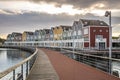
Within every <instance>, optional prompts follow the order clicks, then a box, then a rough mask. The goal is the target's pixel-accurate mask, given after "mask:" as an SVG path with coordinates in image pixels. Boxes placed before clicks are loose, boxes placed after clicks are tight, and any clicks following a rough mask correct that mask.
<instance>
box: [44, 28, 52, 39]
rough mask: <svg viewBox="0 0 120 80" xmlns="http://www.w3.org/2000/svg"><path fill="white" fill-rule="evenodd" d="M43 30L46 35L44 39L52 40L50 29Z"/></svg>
mask: <svg viewBox="0 0 120 80" xmlns="http://www.w3.org/2000/svg"><path fill="white" fill-rule="evenodd" d="M43 32H44V33H45V35H44V36H45V37H44V40H45V41H48V40H50V29H43Z"/></svg>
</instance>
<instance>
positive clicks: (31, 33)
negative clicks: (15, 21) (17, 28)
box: [24, 31, 34, 35]
mask: <svg viewBox="0 0 120 80" xmlns="http://www.w3.org/2000/svg"><path fill="white" fill-rule="evenodd" d="M24 33H27V34H28V35H33V34H34V33H33V32H29V31H24Z"/></svg>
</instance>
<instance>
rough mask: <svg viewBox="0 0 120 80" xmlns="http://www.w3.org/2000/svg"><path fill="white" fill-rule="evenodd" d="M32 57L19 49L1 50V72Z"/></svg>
mask: <svg viewBox="0 0 120 80" xmlns="http://www.w3.org/2000/svg"><path fill="white" fill-rule="evenodd" d="M30 55H31V54H30V53H29V52H26V51H21V50H19V49H10V48H0V72H2V71H4V70H6V69H8V68H10V67H12V66H14V65H15V64H17V63H19V62H21V61H22V60H24V59H25V58H27V57H28V56H30ZM3 80H5V79H3Z"/></svg>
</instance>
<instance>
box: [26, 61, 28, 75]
mask: <svg viewBox="0 0 120 80" xmlns="http://www.w3.org/2000/svg"><path fill="white" fill-rule="evenodd" d="M27 76H28V61H27V62H26V77H27Z"/></svg>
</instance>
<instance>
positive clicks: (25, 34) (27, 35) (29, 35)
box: [22, 31, 34, 41]
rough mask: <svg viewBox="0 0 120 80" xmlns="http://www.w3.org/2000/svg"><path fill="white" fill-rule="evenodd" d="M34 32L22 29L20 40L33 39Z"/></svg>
mask: <svg viewBox="0 0 120 80" xmlns="http://www.w3.org/2000/svg"><path fill="white" fill-rule="evenodd" d="M33 40H34V33H33V32H29V31H24V32H23V34H22V41H33Z"/></svg>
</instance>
